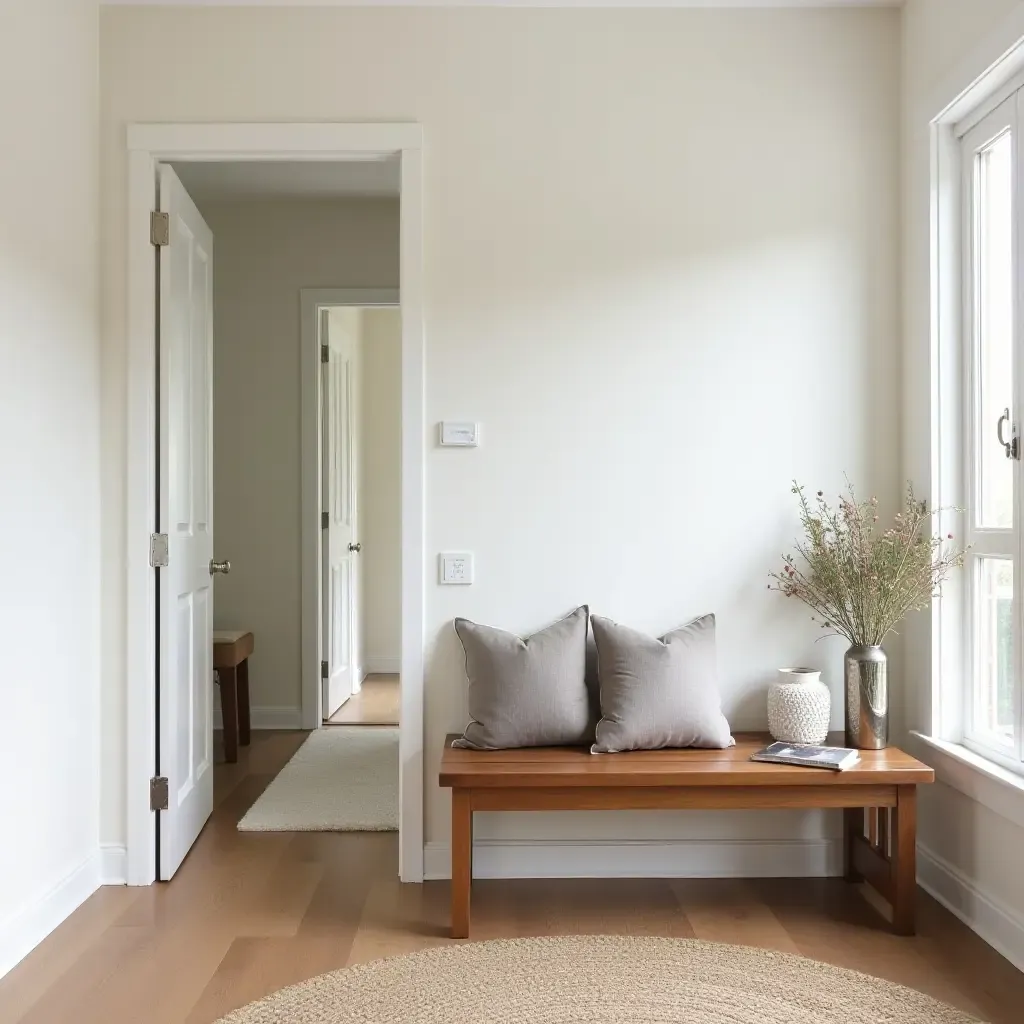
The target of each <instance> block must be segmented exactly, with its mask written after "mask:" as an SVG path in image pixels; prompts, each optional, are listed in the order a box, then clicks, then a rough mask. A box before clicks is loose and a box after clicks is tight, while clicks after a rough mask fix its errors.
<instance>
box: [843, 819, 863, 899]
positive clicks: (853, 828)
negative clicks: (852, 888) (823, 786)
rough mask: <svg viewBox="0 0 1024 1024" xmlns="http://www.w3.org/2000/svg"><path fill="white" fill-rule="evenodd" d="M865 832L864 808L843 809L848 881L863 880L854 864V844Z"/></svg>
mask: <svg viewBox="0 0 1024 1024" xmlns="http://www.w3.org/2000/svg"><path fill="white" fill-rule="evenodd" d="M863 834H864V810H863V808H861V807H847V808H846V810H844V811H843V877H844V878H845V879H846V880H847V881H848V882H863V881H864V878H863V876H862V875H861V874H860V873H859V872H858V871H857V869H856V868H855V867H854V866H853V844H854V841H855V840H856V838H857V836H862V835H863Z"/></svg>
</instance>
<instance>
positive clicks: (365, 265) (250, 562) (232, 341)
mask: <svg viewBox="0 0 1024 1024" xmlns="http://www.w3.org/2000/svg"><path fill="white" fill-rule="evenodd" d="M203 213H204V215H205V217H206V219H207V222H208V223H209V225H210V228H211V229H212V231H213V236H214V279H213V288H214V332H215V333H214V362H213V370H214V399H213V429H214V433H213V443H214V450H213V458H214V468H215V473H214V495H213V497H214V517H215V518H214V521H215V526H214V532H215V537H216V547H217V553H218V557H221V558H228V559H230V560H231V574H230V575H229V576H225V577H221V578H219V579H218V580H217V592H216V598H215V602H214V618H215V621H216V625H217V627H218V628H225V629H227V628H241V627H246V628H248V629H251V630H252V631H253V633H254V634H255V636H256V652H255V654H254V655H253V658H252V662H251V668H250V673H251V675H250V687H251V700H252V704H253V707H254V708H258V709H261V710H260V712H259V713H258V715H257V717H258V718H259V717H260V716H264V717H266V716H267V715H270V716H276V717H275V719H274V720H280V721H282V722H284V721H286V720H287V719H288V716H289V715H291V716H292V717H293V718H294V719H295V721H297V720H298V709H299V708H300V706H301V689H300V660H301V647H300V642H301V641H300V612H301V608H300V573H301V562H300V526H301V521H300V493H299V482H300V473H301V467H300V459H299V453H300V441H299V431H300V422H299V410H300V406H299V392H300V384H299V366H300V324H299V292H300V290H301V289H302V288H395V287H397V285H398V203H397V201H396V200H388V199H383V200H382V199H352V200H340V201H331V202H322V201H317V202H309V201H305V202H304V201H293V202H286V201H285V202H277V201H275V202H240V203H217V204H207V205H205V206H204V208H203Z"/></svg>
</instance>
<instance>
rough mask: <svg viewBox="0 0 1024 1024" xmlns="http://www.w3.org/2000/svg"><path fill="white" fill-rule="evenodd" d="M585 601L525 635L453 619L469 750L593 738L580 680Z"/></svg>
mask: <svg viewBox="0 0 1024 1024" xmlns="http://www.w3.org/2000/svg"><path fill="white" fill-rule="evenodd" d="M588 614H589V613H588V610H587V607H586V605H584V606H582V607H580V608H577V609H576V611H574V612H573V613H572V614H571V615H568V616H566V618H564V619H561V620H560V621H558V622H556V623H555V624H554V625H553V626H548V628H547V629H542V630H541V631H540V632H539V633H534V634H533V636H531V637H529V638H528V639H526V640H523V639H521V638H520V637H518V636H516V635H515V634H514V633H507V632H505V630H503V629H494V628H493V627H492V626H480V625H477V623H475V622H470V621H469V620H468V619H456V620H455V631H456V632H457V633H458V635H459V639H460V640H461V641H462V646H463V648H464V649H465V652H466V674H467V675H468V676H469V716H470V718H471V719H472V721H471V722H470V723H469V725H468V726H467V727H466V732H465V734H464V735H463V736H462V737H461V738H460V739H457V740H456V741H455V743H454V746H456V747H468V748H469V749H470V750H506V749H509V748H511V747H545V746H563V745H579V746H582V745H585V744H587V743H589V742H590V741H591V740H592V739H593V737H594V716H593V715H592V713H591V709H590V699H589V694H588V691H587V683H586V665H587V617H588Z"/></svg>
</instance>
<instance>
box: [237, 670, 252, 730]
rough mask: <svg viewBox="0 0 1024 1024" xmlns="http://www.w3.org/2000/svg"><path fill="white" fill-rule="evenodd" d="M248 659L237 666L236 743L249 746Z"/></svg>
mask: <svg viewBox="0 0 1024 1024" xmlns="http://www.w3.org/2000/svg"><path fill="white" fill-rule="evenodd" d="M249 723H250V718H249V659H248V658H243V659H242V661H241V663H240V664H239V666H238V742H239V743H241V744H242V746H243V747H247V746H249V736H250V727H249Z"/></svg>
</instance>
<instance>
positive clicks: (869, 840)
mask: <svg viewBox="0 0 1024 1024" xmlns="http://www.w3.org/2000/svg"><path fill="white" fill-rule="evenodd" d="M454 739H455V736H449V737H448V739H447V741H446V743H445V749H444V753H443V755H442V758H441V772H440V779H439V782H440V785H441V786H442V787H445V788H450V789H451V790H452V845H451V850H452V935H453V936H454V937H456V938H464V937H466V936H468V934H469V924H470V889H471V885H472V874H473V868H472V859H473V814H474V813H475V812H476V811H577V810H682V809H702V810H712V809H713V810H755V809H760V810H769V809H778V808H841V809H843V811H844V843H843V849H844V858H845V865H844V867H845V875H846V878H847V879H848V880H849V881H868V882H870V883H871V884H872V885H873V886H874V888H876V889H877V890H878V891H879V892H880V893H881V895H882V896H884V897H885V898H886V899H887V900H888V901H889V902H890V904H891V905H892V909H893V927H894V929H895V931H897V932H898V933H900V934H908V935H909V934H913V931H914V901H915V891H916V856H915V843H916V792H917V786H918V785H920V784H927V783H930V782H933V781H934V779H935V774H934V772H933V771H932V769H931V768H929V767H928V766H927V765H925V764H922V763H921V762H920V761H918V760H916V759H915V758H913V757H911V756H910V755H909V754H906V753H904V752H903V751H901V750H898V749H897V748H895V747H889V748H887V749H886V750H865V751H862V752H861V759H860V761H859V762H858V763H857V764H856V765H854V766H853V767H852V768H849V769H847V770H846V771H845V772H832V771H828V770H823V769H814V768H799V767H793V766H789V765H777V764H763V763H760V762H755V761H751V760H750V755H751V754H753V753H754V752H755V751H757V750H759V749H761V748H762V747H764V746H767V745H768V743H770V742H771V737H769V736H768V735H767V734H766V733H739V734H737V736H736V746H734V747H731V748H729V749H728V750H644V751H632V752H629V753H622V754H591V753H590V752H589V750H588V749H586V748H577V747H536V748H529V749H523V750H496V751H478V750H463V749H458V748H455V747H453V746H452V745H451V744H452V741H453V740H454ZM828 742H829V743H830V744H832V745H834V746H842V745H843V737H842V735H841V734H838V735H833V736H830V737H829V739H828Z"/></svg>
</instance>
